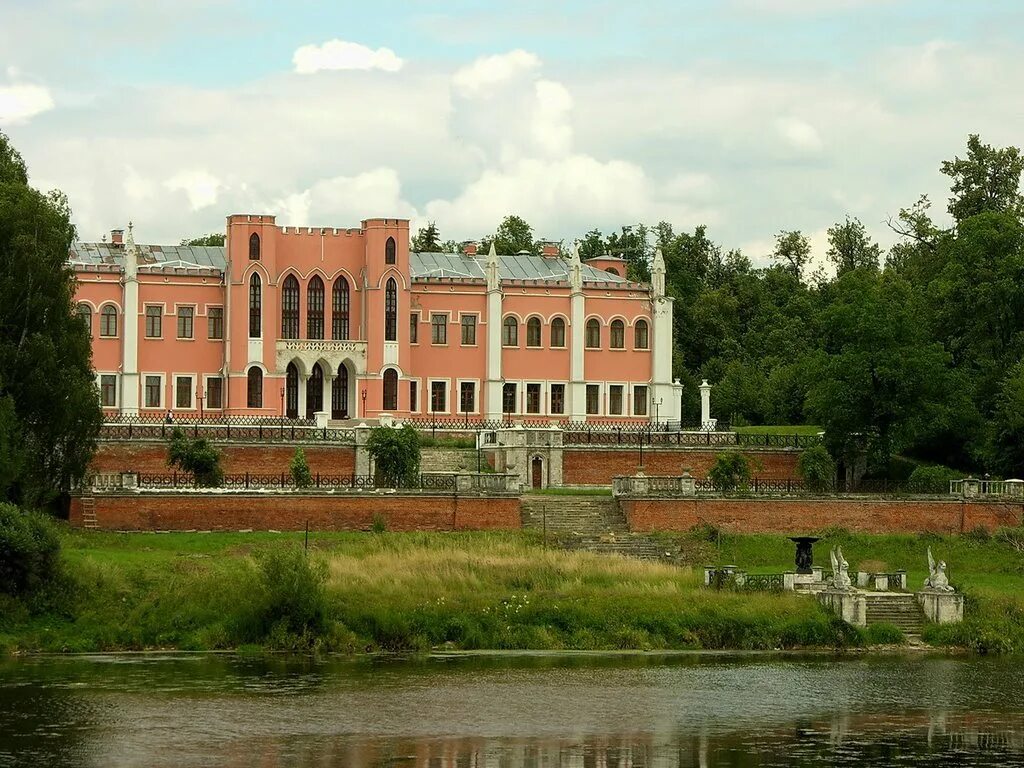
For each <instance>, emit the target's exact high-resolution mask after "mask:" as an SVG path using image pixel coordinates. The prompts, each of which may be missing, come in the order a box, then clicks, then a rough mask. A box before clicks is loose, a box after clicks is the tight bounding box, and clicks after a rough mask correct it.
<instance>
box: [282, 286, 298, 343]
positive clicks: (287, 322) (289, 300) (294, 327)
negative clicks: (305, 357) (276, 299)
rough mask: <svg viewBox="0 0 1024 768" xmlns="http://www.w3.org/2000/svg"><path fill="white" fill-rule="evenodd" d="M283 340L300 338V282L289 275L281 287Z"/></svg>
mask: <svg viewBox="0 0 1024 768" xmlns="http://www.w3.org/2000/svg"><path fill="white" fill-rule="evenodd" d="M281 338H282V339H297V338H299V281H298V280H296V279H295V275H288V277H286V278H285V279H284V285H282V286H281Z"/></svg>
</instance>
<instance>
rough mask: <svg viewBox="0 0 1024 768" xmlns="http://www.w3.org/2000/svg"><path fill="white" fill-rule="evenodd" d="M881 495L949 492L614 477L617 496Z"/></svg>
mask: <svg viewBox="0 0 1024 768" xmlns="http://www.w3.org/2000/svg"><path fill="white" fill-rule="evenodd" d="M837 494H842V495H852V496H856V495H879V496H910V495H913V496H945V495H948V494H946V493H945V492H944V491H910V490H908V489H907V488H905V487H903V486H899V485H895V484H892V483H888V482H882V481H870V480H863V481H861V482H860V483H858V484H856V485H852V486H848V487H837V486H836V485H835V484H834V483H833V484H825V485H819V484H815V485H814V486H813V487H812V486H809V485H808V484H807V483H806V482H805V481H804V480H802V479H800V478H782V479H776V478H758V477H755V478H753V479H751V480H750V482H749V483H747V484H744V485H736V486H729V487H720V486H718V485H716V484H715V482H714V481H713V480H711V479H708V478H696V477H692V476H691V475H688V474H684V475H680V476H657V475H651V476H648V475H628V476H619V477H615V478H612V495H613V496H640V497H644V496H668V497H677V496H678V497H694V496H699V495H709V496H710V495H716V496H789V495H792V496H825V495H837Z"/></svg>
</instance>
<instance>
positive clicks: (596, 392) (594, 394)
mask: <svg viewBox="0 0 1024 768" xmlns="http://www.w3.org/2000/svg"><path fill="white" fill-rule="evenodd" d="M600 405H601V388H600V387H599V386H598V385H597V384H587V413H591V414H593V413H600V412H601V411H600Z"/></svg>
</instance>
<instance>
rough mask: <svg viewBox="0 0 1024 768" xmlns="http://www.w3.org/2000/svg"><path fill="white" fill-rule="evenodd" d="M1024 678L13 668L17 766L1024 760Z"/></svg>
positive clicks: (406, 664) (756, 662) (3, 667)
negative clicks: (1022, 695) (1023, 700)
mask: <svg viewBox="0 0 1024 768" xmlns="http://www.w3.org/2000/svg"><path fill="white" fill-rule="evenodd" d="M1022 683H1024V670H1021V669H1020V668H1019V665H1016V664H1014V663H1013V662H1011V661H1005V660H990V659H968V658H959V659H952V658H944V657H932V658H926V657H882V658H870V659H869V658H861V659H836V658H828V657H821V656H817V657H803V658H795V657H777V658H768V657H764V656H710V657H665V658H650V657H639V656H638V657H592V656H580V657H571V658H565V657H550V656H547V657H546V656H538V657H493V658H437V659H430V660H420V661H410V660H393V659H392V660H383V659H360V660H355V661H338V660H330V661H321V662H317V661H312V660H309V659H298V658H279V657H274V658H269V659H263V658H260V659H240V658H235V657H209V656H168V657H163V658H155V657H96V658H89V659H29V660H21V661H18V662H10V663H4V664H0V766H7V765H16V764H17V765H21V764H33V765H58V766H62V765H68V766H71V765H76V766H77V765H83V766H101V765H102V766H134V765H146V766H172V765H173V766H205V765H226V766H254V765H255V766H268V767H269V766H289V767H290V766H310V767H312V766H317V768H324V767H326V766H332V767H333V766H344V767H345V768H384V767H385V766H387V767H388V768H391V767H392V766H410V767H412V766H416V767H417V768H419V767H421V766H422V767H424V768H427V767H429V768H435V766H436V767H437V768H454V767H456V766H458V767H461V766H472V767H473V768H485V767H486V768H521V767H522V768H526V767H528V766H536V767H537V768H542V767H545V768H546V767H547V766H558V767H559V768H563V767H566V768H567V767H570V766H571V767H579V768H590V767H591V766H593V768H627V767H628V768H641V767H650V768H663V767H664V768H669V767H671V768H677V767H679V768H681V767H683V766H718V765H723V766H737V767H746V766H784V765H785V766H793V765H796V766H825V765H829V766H832V765H840V766H847V765H848V766H854V765H856V766H861V765H933V766H947V765H948V766H954V765H955V766H989V765H992V766H996V765H1008V764H1024V720H1022V714H1024V705H1020V704H1018V703H1017V691H1019V690H1020V689H1021V684H1022Z"/></svg>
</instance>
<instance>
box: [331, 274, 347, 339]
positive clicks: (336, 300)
mask: <svg viewBox="0 0 1024 768" xmlns="http://www.w3.org/2000/svg"><path fill="white" fill-rule="evenodd" d="M348 309H349V294H348V280H346V279H345V278H344V277H339V278H338V279H337V280H335V281H334V287H333V288H332V289H331V310H332V311H331V338H332V339H347V338H348V326H349V322H348Z"/></svg>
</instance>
